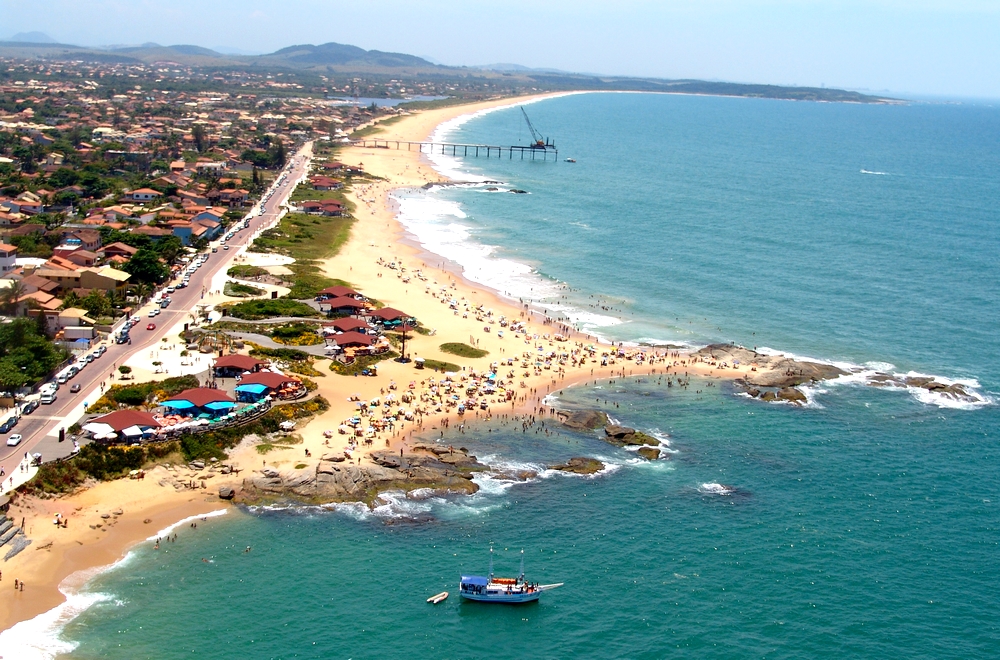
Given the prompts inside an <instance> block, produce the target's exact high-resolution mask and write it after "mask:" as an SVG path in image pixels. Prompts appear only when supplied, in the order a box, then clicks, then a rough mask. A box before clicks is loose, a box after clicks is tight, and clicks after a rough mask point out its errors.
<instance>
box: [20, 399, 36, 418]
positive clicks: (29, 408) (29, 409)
mask: <svg viewBox="0 0 1000 660" xmlns="http://www.w3.org/2000/svg"><path fill="white" fill-rule="evenodd" d="M37 409H38V400H37V399H35V400H34V401H29V402H28V403H26V404H24V407H23V408H21V414H22V415H30V414H31V413H33V412H35V410H37Z"/></svg>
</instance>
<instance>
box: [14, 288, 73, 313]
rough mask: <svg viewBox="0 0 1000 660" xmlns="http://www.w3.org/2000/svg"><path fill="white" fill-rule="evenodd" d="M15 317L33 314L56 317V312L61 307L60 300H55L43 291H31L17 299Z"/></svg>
mask: <svg viewBox="0 0 1000 660" xmlns="http://www.w3.org/2000/svg"><path fill="white" fill-rule="evenodd" d="M17 303H18V305H17V315H18V316H29V315H34V314H38V313H41V314H46V315H50V314H51V315H58V313H59V312H58V310H59V308H60V307H62V305H63V301H62V299H60V298H56V297H55V296H54V295H52V294H51V293H45V292H44V291H32V292H31V293H26V294H24V295H23V296H21V297H20V298H18V299H17Z"/></svg>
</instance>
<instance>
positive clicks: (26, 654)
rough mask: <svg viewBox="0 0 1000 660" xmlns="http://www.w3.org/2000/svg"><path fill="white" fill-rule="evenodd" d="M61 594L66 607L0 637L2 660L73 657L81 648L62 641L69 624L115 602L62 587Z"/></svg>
mask: <svg viewBox="0 0 1000 660" xmlns="http://www.w3.org/2000/svg"><path fill="white" fill-rule="evenodd" d="M60 591H62V593H63V595H64V596H66V601H65V602H64V603H62V604H60V605H57V606H56V607H54V608H52V609H51V610H49V611H48V612H43V613H42V614H39V615H38V616H36V617H35V618H33V619H28V620H27V621H21V622H19V623H16V624H14V625H13V626H12V627H10V628H9V629H7V630H5V631H3V632H2V633H0V658H17V660H50V659H51V658H55V657H57V656H60V655H63V654H66V653H72V652H73V651H74V650H75V649H76V647H77V646H78V644H77V643H76V642H70V641H67V640H65V639H63V638H62V631H63V629H64V628H65V627H66V624H68V623H69V622H70V621H72V620H73V619H75V618H76V617H78V616H79V615H80V614H82V613H83V612H85V611H86V610H87V609H88V608H90V607H91V606H92V605H95V604H97V603H101V602H107V601H110V600H111V599H112V596H111V595H109V594H102V593H78V592H75V591H70V590H68V589H67V590H64V589H63V588H62V587H60Z"/></svg>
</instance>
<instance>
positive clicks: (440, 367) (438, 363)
mask: <svg viewBox="0 0 1000 660" xmlns="http://www.w3.org/2000/svg"><path fill="white" fill-rule="evenodd" d="M424 368H425V369H434V370H435V371H442V372H443V371H461V370H462V367H460V366H458V365H457V364H452V363H451V362H445V361H443V360H424Z"/></svg>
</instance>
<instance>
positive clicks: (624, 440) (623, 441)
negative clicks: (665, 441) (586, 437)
mask: <svg viewBox="0 0 1000 660" xmlns="http://www.w3.org/2000/svg"><path fill="white" fill-rule="evenodd" d="M604 439H605V440H606V441H607V442H610V443H611V444H613V445H617V446H619V447H624V446H625V445H657V444H659V441H658V440H657V439H656V438H653V437H651V436H648V435H646V434H645V433H642V432H641V431H636V430H635V429H633V428H629V427H628V426H620V425H618V424H609V425H608V426H605V427H604Z"/></svg>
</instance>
